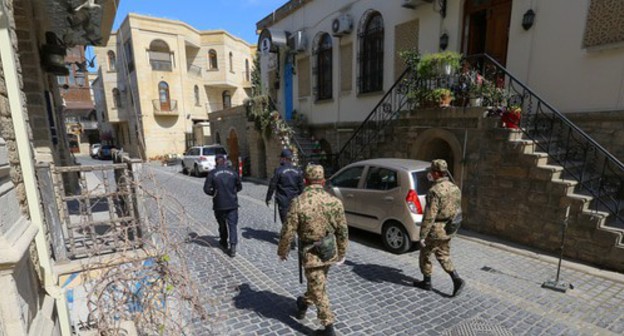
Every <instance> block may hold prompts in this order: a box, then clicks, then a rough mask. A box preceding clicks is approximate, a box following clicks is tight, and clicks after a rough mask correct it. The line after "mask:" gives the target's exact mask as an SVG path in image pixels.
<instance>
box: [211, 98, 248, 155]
mask: <svg viewBox="0 0 624 336" xmlns="http://www.w3.org/2000/svg"><path fill="white" fill-rule="evenodd" d="M247 123H248V122H247V116H246V114H245V107H244V106H242V105H241V106H236V107H232V108H229V109H225V110H222V111H217V112H212V113H210V133H211V134H212V141H213V143H215V144H216V143H217V142H218V141H217V140H219V142H220V144H221V145H223V146H224V147H225V148H226V149H227V151H228V154H229V155H230V160H231V161H232V164H233V165H234V166H235V167H238V158H237V157H233V156H234V155H235V153H234V152H235V147H236V146H238V156H239V157H241V158H242V159H243V162H244V161H245V160H249V141H248V140H247V128H248V125H247ZM236 144H237V145H236Z"/></svg>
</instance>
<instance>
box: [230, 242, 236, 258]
mask: <svg viewBox="0 0 624 336" xmlns="http://www.w3.org/2000/svg"><path fill="white" fill-rule="evenodd" d="M229 255H230V257H232V258H234V257H236V244H232V246H230V251H229Z"/></svg>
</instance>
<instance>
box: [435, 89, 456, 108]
mask: <svg viewBox="0 0 624 336" xmlns="http://www.w3.org/2000/svg"><path fill="white" fill-rule="evenodd" d="M432 98H433V100H434V101H435V102H437V103H438V106H440V107H449V106H451V101H452V100H453V93H452V92H451V90H449V89H444V88H440V89H435V90H433V92H432Z"/></svg>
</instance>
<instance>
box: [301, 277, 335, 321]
mask: <svg viewBox="0 0 624 336" xmlns="http://www.w3.org/2000/svg"><path fill="white" fill-rule="evenodd" d="M327 271H329V266H322V267H314V268H306V269H305V277H306V279H307V281H308V290H307V291H306V293H305V295H304V296H303V300H304V302H305V304H307V305H308V306H310V305H315V306H316V309H317V317H318V319H319V320H320V321H321V324H322V325H324V326H326V325H329V324H332V323H334V313H332V311H331V309H330V308H329V297H328V296H327Z"/></svg>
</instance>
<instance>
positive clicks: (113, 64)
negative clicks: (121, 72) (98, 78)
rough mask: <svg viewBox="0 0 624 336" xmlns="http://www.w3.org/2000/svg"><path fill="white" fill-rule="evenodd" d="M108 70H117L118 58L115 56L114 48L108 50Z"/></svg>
mask: <svg viewBox="0 0 624 336" xmlns="http://www.w3.org/2000/svg"><path fill="white" fill-rule="evenodd" d="M107 55H108V71H115V69H116V68H117V58H116V57H115V52H114V51H112V50H109V51H108V54H107Z"/></svg>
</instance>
